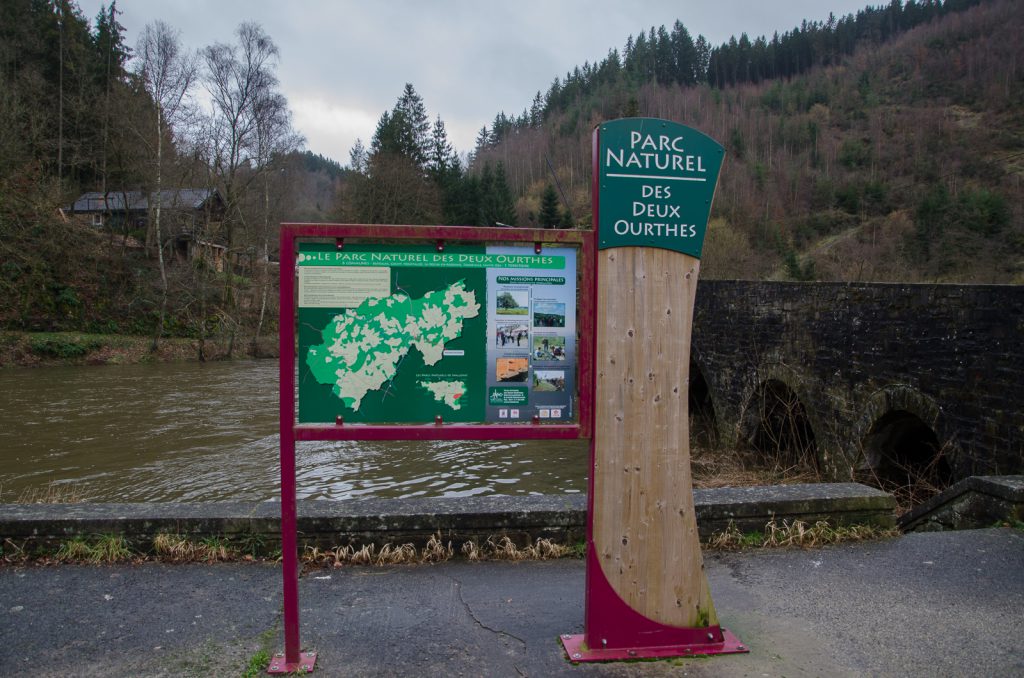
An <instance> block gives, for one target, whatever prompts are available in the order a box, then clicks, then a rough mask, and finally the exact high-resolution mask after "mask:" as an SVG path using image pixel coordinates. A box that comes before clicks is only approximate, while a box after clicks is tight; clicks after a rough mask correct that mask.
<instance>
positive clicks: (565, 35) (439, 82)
mask: <svg viewBox="0 0 1024 678" xmlns="http://www.w3.org/2000/svg"><path fill="white" fill-rule="evenodd" d="M879 1H880V0H876V1H874V2H872V1H871V0H771V1H768V0H715V2H707V1H706V0H649V1H645V0H634V1H632V2H625V1H620V2H609V1H608V0H587V1H586V2H584V1H583V0H518V1H516V2H509V1H508V0H506V1H504V2H486V1H480V0H476V1H472V0H433V1H427V0H390V1H388V0H374V1H372V2H371V1H370V0H366V1H364V2H354V1H351V0H286V1H282V0H275V1H269V0H202V1H200V0H119V2H118V10H119V11H120V12H121V14H120V16H119V17H118V21H119V22H120V23H121V25H122V26H124V27H125V31H126V40H127V43H128V44H129V45H130V46H134V45H135V43H136V40H137V39H138V36H139V34H140V33H141V31H142V29H143V27H144V26H145V25H146V24H147V23H150V22H152V21H155V20H157V19H160V20H162V21H164V22H165V23H167V24H169V25H170V26H171V27H173V28H175V29H177V30H178V31H180V34H181V41H182V43H183V45H184V46H185V47H187V48H190V49H193V50H198V49H202V48H203V47H205V46H207V45H211V44H214V43H217V42H221V43H232V42H234V41H235V37H234V31H235V29H236V28H237V26H238V24H240V23H241V22H243V21H256V22H257V23H259V24H260V25H262V26H263V29H264V30H265V31H266V32H267V33H268V34H269V35H270V36H271V38H273V40H274V42H275V43H276V44H277V46H278V48H279V50H280V61H279V64H278V69H277V75H278V79H279V80H280V88H281V91H282V93H283V94H284V95H285V96H286V97H287V99H288V102H289V105H290V107H291V111H292V123H293V126H294V127H295V128H296V129H297V131H298V132H299V133H301V134H302V135H303V136H305V138H306V148H308V149H309V150H311V151H313V152H314V153H320V154H322V155H324V156H327V157H329V158H332V159H334V160H337V161H338V162H340V163H341V164H343V165H345V164H348V160H349V150H350V149H351V148H352V145H353V144H354V143H355V140H356V139H357V138H361V139H362V140H363V142H364V143H367V144H368V142H369V140H370V137H371V136H372V135H373V131H374V128H375V127H376V124H377V120H378V119H379V118H380V116H381V114H382V113H383V112H384V111H386V110H390V109H391V108H392V107H393V106H394V104H395V101H396V100H397V99H398V96H399V95H400V94H401V93H402V89H403V88H404V86H405V83H407V82H408V83H412V85H413V86H414V87H415V88H416V91H417V92H419V94H420V96H421V97H423V100H424V104H425V105H426V108H427V112H428V114H429V115H430V117H431V119H432V120H433V119H434V118H435V117H436V116H437V115H440V116H441V119H442V120H443V121H444V123H445V126H446V128H447V130H448V136H449V138H450V139H451V141H452V143H453V144H454V145H455V147H456V149H457V150H458V151H460V152H463V153H465V152H468V151H471V150H472V149H473V146H474V144H475V140H476V135H477V133H478V132H479V130H480V128H481V127H483V126H484V125H488V126H489V125H490V123H491V121H492V120H494V116H495V115H496V114H497V113H498V112H500V111H504V112H505V113H507V114H509V115H518V114H519V113H520V112H522V110H523V109H524V108H527V107H529V105H530V103H531V102H532V101H533V97H534V95H535V94H536V93H537V91H538V90H539V91H541V92H542V93H543V92H546V91H547V90H548V88H549V87H550V85H551V82H552V80H554V78H555V77H556V76H557V77H560V78H561V77H564V75H565V73H566V72H567V71H570V70H572V69H573V68H574V67H575V66H582V65H583V63H584V62H586V61H590V62H595V61H600V60H601V59H603V58H604V57H605V56H606V55H607V53H608V50H609V49H611V48H613V47H615V48H618V49H619V50H620V51H621V50H622V46H623V45H624V44H625V42H626V38H627V36H629V35H631V34H632V35H636V34H638V33H639V32H640V31H641V30H643V31H646V30H648V29H649V28H650V27H651V26H655V27H657V26H661V25H665V26H666V27H667V28H669V29H671V26H672V24H673V23H675V21H676V20H677V19H678V20H679V21H681V22H682V23H683V25H684V26H686V28H687V30H688V31H689V32H690V34H691V35H692V36H693V37H694V38H696V37H697V35H699V34H700V35H704V37H705V38H707V39H708V40H709V41H710V42H711V44H712V45H718V44H721V43H722V42H725V41H727V40H728V39H729V37H730V36H732V35H735V36H737V37H739V35H740V33H744V32H745V33H747V35H748V36H749V37H750V38H751V39H752V40H753V39H754V38H755V37H757V36H759V35H767V36H771V34H772V33H773V32H775V31H778V32H779V33H783V32H785V31H787V30H790V29H792V28H793V27H794V26H797V25H799V24H800V22H801V21H802V20H803V19H808V20H824V19H826V18H827V17H828V15H829V13H830V12H833V13H834V14H835V15H836V16H837V17H839V16H843V15H845V14H848V13H850V12H855V11H856V10H858V9H862V8H863V7H865V6H866V5H875V4H878V2H879ZM107 2H109V0H78V4H79V6H80V7H81V9H82V12H83V13H84V14H85V16H86V17H88V18H89V19H90V20H94V18H95V16H96V15H97V14H98V13H99V11H100V8H101V6H102V5H104V4H106V3H107Z"/></svg>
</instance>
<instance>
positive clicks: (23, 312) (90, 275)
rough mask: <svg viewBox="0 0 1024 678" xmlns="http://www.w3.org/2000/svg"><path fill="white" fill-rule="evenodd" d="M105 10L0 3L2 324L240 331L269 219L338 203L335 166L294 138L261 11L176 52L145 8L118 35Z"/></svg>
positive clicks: (256, 321)
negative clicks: (183, 199) (139, 19)
mask: <svg viewBox="0 0 1024 678" xmlns="http://www.w3.org/2000/svg"><path fill="white" fill-rule="evenodd" d="M120 15H121V10H120V9H119V8H118V6H117V3H114V2H111V3H110V4H109V5H107V6H105V7H104V8H103V9H102V10H101V11H100V12H99V13H98V15H97V16H96V17H95V18H94V19H91V20H90V19H89V18H87V17H85V16H83V15H82V13H81V11H80V10H79V9H78V7H77V5H76V4H75V3H74V2H73V1H71V0H57V1H54V2H43V1H41V0H10V1H9V2H5V3H4V7H3V11H2V12H0V329H8V330H32V331H39V330H78V331H88V332H101V333H130V334H149V335H151V336H152V337H153V348H154V349H155V348H156V347H157V346H158V344H159V342H160V340H161V338H162V337H164V336H185V337H194V338H197V339H199V340H200V346H202V341H204V340H205V339H206V338H219V339H224V340H226V341H227V342H228V345H229V346H232V347H233V346H234V345H235V340H236V338H237V339H238V340H239V341H238V344H239V346H240V347H244V348H248V347H249V346H250V345H251V346H255V345H256V340H257V339H258V338H259V337H260V336H261V335H266V334H268V333H269V331H270V330H272V327H273V324H274V322H275V318H276V312H275V308H276V307H275V305H274V300H275V298H276V295H275V293H274V291H273V285H274V283H275V281H276V270H274V269H272V264H273V261H274V259H275V257H276V254H275V251H276V242H277V224H278V223H279V222H280V221H282V220H284V219H307V220H311V221H320V220H325V219H327V218H328V215H331V214H334V213H336V211H337V209H338V205H337V196H338V194H339V192H340V186H341V183H342V180H343V177H344V174H345V170H344V169H343V168H342V167H341V166H340V165H338V163H336V162H334V161H331V160H329V159H326V158H323V157H322V156H318V155H316V154H314V153H311V152H309V151H305V152H303V151H301V146H302V144H303V139H302V138H301V136H299V135H298V134H297V133H296V132H295V131H294V130H293V129H292V125H291V114H290V112H289V109H288V102H287V101H286V100H285V98H284V96H283V95H282V94H281V91H280V88H279V83H278V80H277V76H276V68H277V60H278V58H279V54H278V49H277V46H276V45H275V44H274V41H273V39H272V38H271V37H270V36H269V35H268V34H267V33H266V32H265V31H264V30H263V28H262V27H260V26H259V25H258V24H255V23H251V22H242V23H240V24H239V25H238V26H237V27H236V28H235V29H234V30H233V31H232V29H231V28H230V27H228V28H226V30H225V38H226V42H218V43H215V44H212V45H209V46H207V47H205V48H203V49H201V50H199V51H196V52H191V51H189V50H187V49H185V48H184V47H183V46H182V44H181V40H180V37H179V34H178V32H177V31H175V30H174V29H172V28H171V27H170V26H168V25H167V24H165V23H163V22H161V21H159V20H154V21H152V22H151V23H149V24H148V25H147V26H146V27H145V29H144V31H143V32H142V34H141V35H140V36H139V39H138V41H137V43H136V44H135V45H127V44H126V42H125V37H124V28H123V27H122V26H121V24H120V23H119V21H118V17H119V16H120ZM86 193H91V195H92V197H91V198H90V199H89V200H80V201H78V202H77V203H76V199H77V198H78V197H79V196H82V195H83V194H86ZM182 195H184V196H204V198H203V200H202V202H201V204H198V205H191V204H190V205H187V206H183V205H182V204H178V203H177V201H178V199H179V197H180V196H182ZM206 196H212V197H209V198H206ZM75 205H77V207H74V206H75ZM83 205H84V209H86V210H87V211H86V212H84V213H80V212H76V209H80V208H81V207H82V206H83ZM134 205H142V206H143V207H142V208H135V207H133V206H134ZM243 342H245V343H243ZM250 342H251V344H250Z"/></svg>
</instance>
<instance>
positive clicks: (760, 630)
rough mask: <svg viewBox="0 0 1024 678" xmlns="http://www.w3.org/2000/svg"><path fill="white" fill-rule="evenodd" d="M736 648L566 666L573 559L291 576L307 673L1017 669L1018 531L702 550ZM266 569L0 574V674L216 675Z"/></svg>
mask: <svg viewBox="0 0 1024 678" xmlns="http://www.w3.org/2000/svg"><path fill="white" fill-rule="evenodd" d="M707 560H708V567H707V569H708V574H709V578H710V581H711V590H712V594H713V595H714V598H715V603H716V605H717V607H718V610H719V614H720V616H721V618H722V621H723V624H724V625H725V626H726V627H728V628H730V629H731V630H733V631H734V632H735V633H736V634H737V635H738V636H739V637H740V638H741V639H742V640H743V641H744V642H746V643H747V644H748V645H749V646H750V648H751V653H750V654H749V655H736V656H730V657H717V658H712V659H688V660H673V661H659V662H643V663H619V664H604V665H579V666H573V665H571V664H569V663H567V662H566V661H565V659H564V657H563V655H562V652H561V649H560V646H559V645H558V643H557V636H558V634H559V633H574V632H580V631H582V619H583V596H584V593H583V578H584V567H583V563H582V562H581V561H574V560H562V561H549V562H531V563H486V564H473V563H465V562H453V563H448V564H444V565H435V566H429V565H425V566H410V567H388V568H344V569H338V570H323V571H316V572H313V573H310V574H308V575H306V576H304V577H303V579H302V581H301V584H300V595H301V601H302V602H301V606H302V639H303V643H304V645H307V646H308V647H310V648H312V649H315V650H316V651H318V653H319V663H318V668H317V675H323V676H373V675H413V676H433V675H445V674H447V675H451V676H463V675H464V676H520V675H525V676H552V675H559V676H561V675H564V676H574V675H579V676H648V675H652V676H664V675H689V676H755V677H757V676H790V677H793V676H846V675H858V676H866V675H869V676H878V675H885V676H929V677H931V676H959V675H968V674H973V675H978V676H1022V675H1024V646H1022V644H1024V612H1022V610H1024V532H1021V531H1019V530H1012V529H992V530H977V531H966V532H955V533H931V534H912V535H908V536H905V537H901V538H898V539H894V540H891V541H886V542H876V543H872V544H862V545H849V546H841V547H834V548H827V549H821V550H812V551H799V550H773V551H748V552H745V553H739V554H712V555H710V556H708V558H707ZM280 604H281V582H280V576H279V570H278V568H277V567H276V566H269V565H262V564H234V565H215V566H204V565H184V566H182V565H179V566H174V565H158V564H147V565H142V566H118V567H85V566H60V567H47V568H36V567H29V568H14V567H5V568H0V675H5V676H6V675H32V676H71V675H74V676H80V675H81V676H90V675H103V676H178V675H185V676H188V675H200V676H232V675H235V676H237V675H240V674H241V673H242V672H243V670H244V668H245V666H246V664H247V662H248V659H249V657H251V656H252V654H253V653H254V652H255V651H257V650H258V649H259V647H260V646H261V644H262V645H265V646H267V647H272V648H280V647H281V645H280V643H281V642H282V641H281V639H280V624H281V620H280Z"/></svg>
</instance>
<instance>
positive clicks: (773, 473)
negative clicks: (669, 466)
mask: <svg viewBox="0 0 1024 678" xmlns="http://www.w3.org/2000/svg"><path fill="white" fill-rule="evenodd" d="M690 470H691V473H692V474H693V486H694V487H695V488H701V489H710V488H715V487H752V486H756V485H795V484H802V483H817V482H821V476H820V475H819V474H818V472H817V471H815V470H814V469H813V468H810V467H807V466H787V465H785V464H773V465H770V466H769V465H764V464H762V463H759V462H758V461H757V460H756V459H754V458H753V457H751V455H748V454H743V453H741V452H738V451H736V450H727V449H723V448H720V447H712V446H710V445H701V444H697V445H694V446H693V448H692V451H691V453H690Z"/></svg>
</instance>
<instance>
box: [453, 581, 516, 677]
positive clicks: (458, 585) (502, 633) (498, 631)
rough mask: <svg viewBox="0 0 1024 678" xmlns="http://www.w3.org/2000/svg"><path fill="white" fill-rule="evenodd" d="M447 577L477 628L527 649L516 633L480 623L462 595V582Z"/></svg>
mask: <svg viewBox="0 0 1024 678" xmlns="http://www.w3.org/2000/svg"><path fill="white" fill-rule="evenodd" d="M445 576H447V577H448V578H449V579H451V580H452V581H453V582H455V589H456V591H458V593H459V602H460V603H462V606H463V607H464V608H466V614H468V615H469V617H470V619H472V620H473V621H474V622H476V625H477V626H479V627H480V628H482V629H484V630H485V631H490V632H491V633H493V634H495V635H499V636H508V637H509V638H512V639H514V640H516V641H518V642H519V643H520V644H521V645H522V646H523V649H524V650H525V649H526V641H525V640H523V639H522V638H520V637H519V636H517V635H515V634H514V633H509V632H508V631H502V630H501V629H496V628H492V627H490V626H488V625H487V624H484V623H483V622H482V621H480V619H479V618H477V616H476V613H474V612H473V608H472V607H470V606H469V603H467V602H466V598H465V597H464V596H463V595H462V582H461V581H459V580H458V579H457V578H455V577H453V576H452V575H450V574H447V575H445ZM516 671H519V667H518V666H517V667H516Z"/></svg>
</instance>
